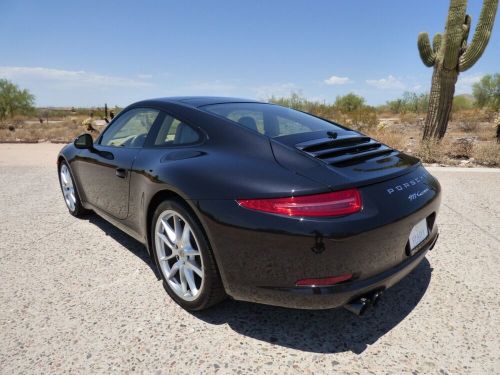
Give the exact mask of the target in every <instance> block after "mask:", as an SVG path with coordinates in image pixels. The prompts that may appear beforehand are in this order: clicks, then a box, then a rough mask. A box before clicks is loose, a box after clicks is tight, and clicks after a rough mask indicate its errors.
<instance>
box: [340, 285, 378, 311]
mask: <svg viewBox="0 0 500 375" xmlns="http://www.w3.org/2000/svg"><path fill="white" fill-rule="evenodd" d="M381 295H382V291H377V292H373V293H370V294H368V295H366V296H364V297H360V298H358V299H355V300H354V301H351V302H349V303H347V304H345V305H344V308H345V309H346V310H348V311H350V312H352V313H353V314H356V315H357V316H361V315H363V314H364V313H365V312H366V310H367V309H368V307H370V306H373V307H375V306H376V305H377V303H378V301H379V300H380V296H381Z"/></svg>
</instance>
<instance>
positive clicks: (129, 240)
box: [85, 213, 161, 280]
mask: <svg viewBox="0 0 500 375" xmlns="http://www.w3.org/2000/svg"><path fill="white" fill-rule="evenodd" d="M85 219H87V220H88V222H89V223H91V224H94V225H95V226H96V227H98V228H99V229H100V230H102V231H103V232H104V233H105V234H106V235H107V236H110V237H111V238H113V239H114V240H115V241H116V242H118V243H119V244H120V245H122V246H123V247H124V248H126V249H127V250H128V251H130V252H131V253H132V254H134V255H135V256H136V257H137V258H139V259H141V260H142V261H143V262H144V263H146V264H147V265H148V266H149V268H151V270H152V271H153V273H154V274H155V276H156V278H157V279H158V280H160V279H161V276H160V274H159V273H158V269H157V267H156V265H155V264H154V262H153V259H152V258H151V257H150V256H149V253H148V251H147V249H146V247H145V246H144V245H143V244H142V243H140V242H139V241H137V240H136V239H135V238H133V237H131V236H129V235H128V234H126V233H125V232H123V231H122V230H120V229H118V228H117V227H115V226H114V225H113V224H111V223H109V222H107V221H106V220H104V219H103V218H101V217H100V216H99V215H97V214H95V213H90V214H89V215H88V216H86V217H85Z"/></svg>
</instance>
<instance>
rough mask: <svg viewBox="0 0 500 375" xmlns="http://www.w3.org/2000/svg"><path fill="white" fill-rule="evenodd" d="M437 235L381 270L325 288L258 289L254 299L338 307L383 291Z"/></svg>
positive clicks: (416, 260) (417, 260) (413, 265)
mask: <svg viewBox="0 0 500 375" xmlns="http://www.w3.org/2000/svg"><path fill="white" fill-rule="evenodd" d="M438 237H439V234H438V233H436V234H435V235H434V236H433V237H432V238H430V239H429V240H428V241H426V243H425V245H424V246H423V247H422V248H421V249H420V250H419V251H418V253H416V254H415V255H413V256H412V257H409V258H408V259H407V260H405V261H404V262H403V263H401V264H399V265H398V266H396V267H393V268H391V269H389V270H387V271H385V272H382V273H380V274H378V275H375V276H372V277H370V278H367V279H364V280H359V281H352V282H348V283H342V284H338V285H333V286H328V287H292V288H265V287H264V288H260V289H261V291H260V292H258V301H259V302H261V303H264V304H270V305H276V306H282V307H290V308H300V309H330V308H335V307H340V306H343V305H345V304H346V303H349V302H351V301H352V300H355V299H357V298H359V297H361V296H364V295H367V294H369V293H371V292H374V291H383V290H386V289H388V288H390V287H391V286H393V285H394V284H396V283H398V282H399V281H400V280H401V279H403V278H404V277H405V276H407V275H408V274H409V273H410V272H411V271H413V269H415V268H416V267H417V266H418V265H419V264H420V262H421V261H422V260H423V259H424V257H425V255H426V254H427V252H428V251H429V250H431V249H432V248H433V247H434V245H435V243H436V241H437V239H438Z"/></svg>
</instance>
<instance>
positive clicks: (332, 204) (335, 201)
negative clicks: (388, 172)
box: [237, 189, 361, 217]
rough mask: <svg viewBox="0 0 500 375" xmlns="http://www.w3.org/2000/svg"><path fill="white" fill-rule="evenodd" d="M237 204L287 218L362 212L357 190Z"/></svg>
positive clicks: (241, 200)
mask: <svg viewBox="0 0 500 375" xmlns="http://www.w3.org/2000/svg"><path fill="white" fill-rule="evenodd" d="M237 202H238V204H239V205H240V206H242V207H245V208H249V209H251V210H257V211H264V212H269V213H273V214H280V215H287V216H306V217H319V216H341V215H349V214H353V213H355V212H358V211H360V210H361V195H360V194H359V191H358V190H357V189H348V190H341V191H335V192H333V193H326V194H316V195H302V196H298V197H288V198H270V199H239V200H237Z"/></svg>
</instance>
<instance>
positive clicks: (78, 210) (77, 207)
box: [57, 161, 90, 217]
mask: <svg viewBox="0 0 500 375" xmlns="http://www.w3.org/2000/svg"><path fill="white" fill-rule="evenodd" d="M63 167H65V168H67V170H68V172H69V178H70V179H71V183H72V185H73V193H74V197H75V201H74V208H73V209H72V208H71V207H70V205H69V204H68V202H67V201H66V196H65V195H64V186H63V181H62V177H61V171H62V169H63ZM57 174H58V177H59V186H60V187H61V192H62V194H63V198H64V201H65V203H66V208H67V209H68V211H69V213H70V214H71V215H73V216H75V217H83V216H85V215H87V214H88V213H89V212H90V211H88V210H86V209H85V208H84V207H83V205H82V201H81V200H80V196H79V195H78V191H77V189H76V185H75V179H74V178H73V173H72V172H71V168H70V167H69V166H68V164H67V163H66V162H65V161H62V162H61V163H60V164H59V169H58V173H57Z"/></svg>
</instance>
